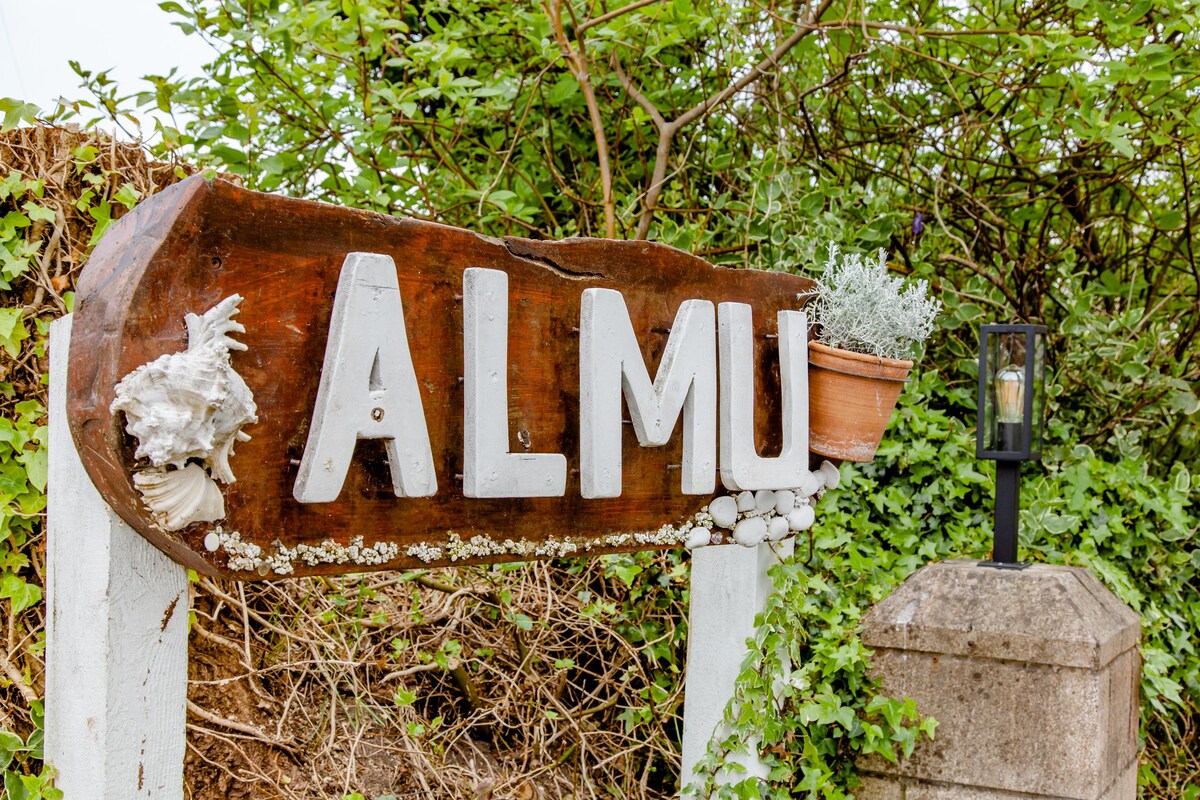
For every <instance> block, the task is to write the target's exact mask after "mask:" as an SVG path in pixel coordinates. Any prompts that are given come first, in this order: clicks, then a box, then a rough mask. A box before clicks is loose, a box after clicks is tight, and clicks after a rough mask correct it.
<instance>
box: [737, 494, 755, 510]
mask: <svg viewBox="0 0 1200 800" xmlns="http://www.w3.org/2000/svg"><path fill="white" fill-rule="evenodd" d="M737 510H738V511H741V512H743V513H745V512H747V511H753V510H754V492H750V491H745V492H742V493H741V494H739V495H738V496H737Z"/></svg>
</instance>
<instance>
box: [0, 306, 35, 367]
mask: <svg viewBox="0 0 1200 800" xmlns="http://www.w3.org/2000/svg"><path fill="white" fill-rule="evenodd" d="M28 337H29V331H27V330H25V311H24V309H23V308H19V307H18V308H0V347H3V348H4V349H5V351H7V352H8V354H9V355H10V356H12V357H13V358H18V357H19V356H20V355H21V342H23V341H25V339H27V338H28Z"/></svg>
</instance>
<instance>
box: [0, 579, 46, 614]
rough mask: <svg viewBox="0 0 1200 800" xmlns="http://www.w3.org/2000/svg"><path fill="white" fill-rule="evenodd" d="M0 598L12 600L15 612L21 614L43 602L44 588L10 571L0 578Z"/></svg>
mask: <svg viewBox="0 0 1200 800" xmlns="http://www.w3.org/2000/svg"><path fill="white" fill-rule="evenodd" d="M0 598H6V599H8V600H10V601H11V603H12V611H13V613H14V614H19V613H20V612H22V611H24V610H25V609H27V608H29V607H30V606H35V605H37V604H38V603H40V602H42V590H41V588H40V587H39V586H37V585H35V584H32V583H27V582H26V581H24V580H22V579H21V578H20V576H18V575H15V574H13V573H11V572H8V573H6V574H5V575H4V577H3V578H0Z"/></svg>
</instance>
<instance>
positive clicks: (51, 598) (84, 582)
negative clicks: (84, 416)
mask: <svg viewBox="0 0 1200 800" xmlns="http://www.w3.org/2000/svg"><path fill="white" fill-rule="evenodd" d="M70 338H71V318H70V317H64V318H62V319H60V320H58V321H57V322H55V323H54V324H53V325H52V326H51V330H50V479H49V492H50V496H49V505H48V520H49V534H48V537H47V546H46V549H47V553H46V559H47V567H48V570H47V571H48V578H47V592H46V603H47V608H48V620H47V626H46V627H47V632H46V743H45V744H46V760H47V761H48V762H50V763H51V764H53V766H54V767H55V769H56V770H57V773H58V777H57V782H56V786H57V787H58V788H60V789H62V790H63V792H64V793H65V795H66V797H67V798H80V800H82V798H95V799H96V800H128V798H153V800H182V798H183V756H184V747H185V745H184V726H185V724H186V703H187V630H188V625H187V618H188V594H187V573H186V571H185V570H184V569H183V567H180V566H178V565H176V564H175V563H174V562H172V561H171V560H170V559H169V558H167V557H166V556H165V555H163V554H162V553H160V552H159V551H158V550H156V549H155V548H154V547H153V546H152V545H151V544H150V543H149V542H147V541H146V540H145V539H143V538H142V537H141V536H139V535H138V534H137V533H136V532H135V531H134V530H133V529H132V528H130V527H129V526H128V525H126V524H125V523H124V522H123V521H122V520H121V518H120V517H118V516H117V515H116V514H115V513H114V512H113V511H112V509H110V508H109V507H108V505H107V504H105V502H104V501H103V500H102V499H101V498H100V495H99V493H98V492H97V491H96V489H95V487H94V486H93V485H92V482H91V480H90V479H89V478H88V476H87V474H86V473H85V472H84V470H83V465H82V464H81V463H80V461H79V455H78V453H77V452H76V450H75V445H74V442H73V441H72V439H71V433H70V431H69V430H68V429H67V418H66V386H67V350H68V348H69V346H70Z"/></svg>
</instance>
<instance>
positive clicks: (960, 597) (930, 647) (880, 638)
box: [862, 561, 1141, 669]
mask: <svg viewBox="0 0 1200 800" xmlns="http://www.w3.org/2000/svg"><path fill="white" fill-rule="evenodd" d="M1140 635H1141V620H1140V619H1139V618H1138V616H1137V614H1135V613H1134V612H1133V611H1132V610H1130V609H1129V608H1128V607H1127V606H1126V605H1125V604H1124V603H1122V602H1121V601H1120V600H1118V599H1117V597H1116V596H1115V595H1114V594H1113V593H1112V592H1110V591H1109V590H1108V589H1107V588H1106V587H1105V586H1104V585H1103V584H1101V583H1100V581H1098V580H1097V579H1096V578H1095V577H1094V576H1093V575H1092V574H1091V573H1090V572H1088V571H1087V570H1086V569H1082V568H1080V567H1057V566H1050V565H1046V564H1033V565H1030V566H1029V567H1027V568H1025V569H1020V570H1017V569H996V568H995V567H985V566H981V564H980V562H978V561H947V562H942V563H936V564H930V565H928V566H926V567H924V568H922V569H920V570H917V571H916V572H914V573H913V574H912V575H910V576H909V577H908V579H907V580H905V581H904V583H903V584H901V585H900V586H899V587H897V588H896V590H895V591H893V592H892V593H891V594H890V595H888V597H887V598H885V599H884V600H883V601H882V602H880V603H878V604H877V605H876V606H874V607H873V608H872V609H871V610H870V611H869V612H868V613H867V614H866V615H865V616H864V617H863V619H862V640H863V643H864V644H865V645H866V646H867V647H871V648H892V649H897V650H907V651H922V652H927V653H934V654H940V653H944V654H947V655H955V656H969V657H972V658H994V659H1000V660H1004V661H1021V662H1026V663H1035V664H1049V665H1052V666H1061V667H1079V668H1084V669H1100V668H1102V667H1104V666H1105V665H1106V664H1108V663H1109V662H1110V661H1112V660H1113V659H1114V658H1116V657H1117V656H1118V655H1120V654H1121V653H1123V652H1125V651H1126V650H1128V649H1129V648H1131V647H1134V646H1136V645H1137V642H1138V638H1139V637H1140Z"/></svg>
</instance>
